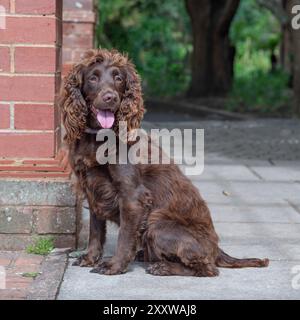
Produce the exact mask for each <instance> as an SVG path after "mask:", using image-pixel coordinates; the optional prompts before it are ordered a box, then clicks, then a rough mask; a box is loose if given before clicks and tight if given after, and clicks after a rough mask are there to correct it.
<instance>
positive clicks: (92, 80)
mask: <svg viewBox="0 0 300 320" xmlns="http://www.w3.org/2000/svg"><path fill="white" fill-rule="evenodd" d="M89 81H91V82H96V81H98V77H97V76H95V75H93V76H90V77H89Z"/></svg>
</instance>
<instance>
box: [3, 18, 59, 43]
mask: <svg viewBox="0 0 300 320" xmlns="http://www.w3.org/2000/svg"><path fill="white" fill-rule="evenodd" d="M56 28H57V25H56V19H55V18H52V17H7V18H6V29H5V30H3V29H0V39H1V43H32V44H55V43H56Z"/></svg>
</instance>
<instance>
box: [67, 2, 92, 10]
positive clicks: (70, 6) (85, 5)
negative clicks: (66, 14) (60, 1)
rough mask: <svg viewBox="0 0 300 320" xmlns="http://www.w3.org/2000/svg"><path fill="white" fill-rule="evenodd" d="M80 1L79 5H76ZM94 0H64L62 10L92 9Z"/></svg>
mask: <svg viewBox="0 0 300 320" xmlns="http://www.w3.org/2000/svg"><path fill="white" fill-rule="evenodd" d="M78 2H80V5H78ZM93 8H94V0H81V1H74V0H64V10H66V11H74V10H75V11H78V10H93Z"/></svg>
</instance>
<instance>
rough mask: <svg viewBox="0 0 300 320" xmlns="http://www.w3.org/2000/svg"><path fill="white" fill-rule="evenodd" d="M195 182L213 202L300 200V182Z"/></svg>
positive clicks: (205, 197) (295, 201)
mask: <svg viewBox="0 0 300 320" xmlns="http://www.w3.org/2000/svg"><path fill="white" fill-rule="evenodd" d="M194 184H195V185H196V187H198V189H199V190H200V193H201V194H202V196H203V197H204V199H205V200H206V201H207V202H212V203H243V202H244V203H248V202H253V201H257V203H259V204H260V203H270V202H275V203H278V201H281V200H283V199H289V200H290V201H292V202H294V203H299V202H300V183H290V182H267V181H259V182H256V181H233V182H232V181H226V180H223V181H194ZM224 192H225V194H224Z"/></svg>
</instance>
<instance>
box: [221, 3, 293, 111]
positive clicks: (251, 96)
mask: <svg viewBox="0 0 300 320" xmlns="http://www.w3.org/2000/svg"><path fill="white" fill-rule="evenodd" d="M231 39H232V41H233V43H234V45H235V46H236V49H237V53H236V60H235V67H234V72H235V77H234V85H233V89H232V92H231V94H230V99H229V103H228V105H227V106H226V107H227V108H228V109H230V110H235V111H240V112H257V113H272V114H274V113H275V114H276V113H282V112H283V111H284V112H285V113H288V112H289V109H290V107H291V105H290V99H291V97H290V95H291V94H290V90H289V89H288V83H289V75H287V74H286V73H284V72H283V71H281V70H280V67H279V66H278V67H277V70H276V71H275V72H271V54H272V53H274V54H275V55H276V56H277V58H278V56H279V45H280V40H281V26H280V23H279V21H277V20H276V18H275V17H274V16H273V15H272V14H271V12H270V11H268V10H267V9H264V8H262V7H261V6H259V5H258V4H257V2H256V1H255V0H247V1H241V6H240V8H239V11H238V13H237V15H236V17H235V19H234V22H233V25H232V28H231Z"/></svg>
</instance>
